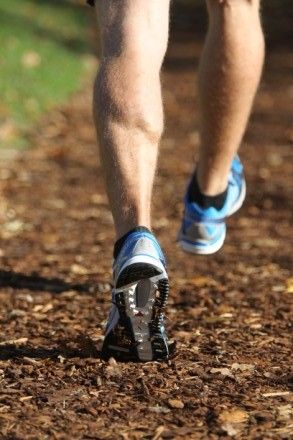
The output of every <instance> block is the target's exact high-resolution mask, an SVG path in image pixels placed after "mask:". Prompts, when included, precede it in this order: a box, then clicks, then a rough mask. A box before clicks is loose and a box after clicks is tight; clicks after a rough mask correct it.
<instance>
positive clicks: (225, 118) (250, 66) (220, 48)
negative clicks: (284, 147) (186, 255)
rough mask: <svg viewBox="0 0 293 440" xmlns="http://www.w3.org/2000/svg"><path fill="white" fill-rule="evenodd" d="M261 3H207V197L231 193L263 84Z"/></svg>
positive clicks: (200, 173)
mask: <svg viewBox="0 0 293 440" xmlns="http://www.w3.org/2000/svg"><path fill="white" fill-rule="evenodd" d="M259 2H260V1H259V0H207V6H208V11H209V31H208V35H207V38H206V43H205V47H204V51H203V54H202V59H201V63H200V75H199V77H200V79H199V95H200V113H201V127H200V132H201V145H200V154H199V162H198V166H197V180H198V184H199V187H200V190H201V192H202V193H204V194H206V195H209V196H214V195H217V194H219V193H221V192H223V191H224V190H225V189H226V186H227V179H228V174H229V170H230V167H231V162H232V159H233V157H234V155H235V153H236V152H237V149H238V148H239V145H240V143H241V140H242V137H243V134H244V131H245V128H246V124H247V120H248V117H249V114H250V111H251V106H252V103H253V99H254V96H255V93H256V90H257V86H258V84H259V80H260V76H261V71H262V66H263V59H264V38H263V33H262V29H261V23H260V13H259Z"/></svg>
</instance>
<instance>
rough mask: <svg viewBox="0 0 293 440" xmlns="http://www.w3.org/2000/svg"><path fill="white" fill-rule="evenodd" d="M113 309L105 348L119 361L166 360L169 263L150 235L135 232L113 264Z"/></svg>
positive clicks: (105, 353) (167, 347) (107, 352)
mask: <svg viewBox="0 0 293 440" xmlns="http://www.w3.org/2000/svg"><path fill="white" fill-rule="evenodd" d="M113 282H114V288H113V293H112V302H113V306H112V309H111V311H110V316H109V320H108V324H107V327H106V335H105V339H104V344H103V348H102V353H103V355H104V356H105V357H108V358H109V357H111V356H112V357H114V358H116V359H119V360H125V361H126V360H138V361H151V360H164V359H167V358H168V357H169V354H170V351H169V349H170V346H169V344H168V341H167V336H166V332H165V328H164V309H165V307H166V303H167V299H168V294H169V281H168V275H167V272H166V262H165V258H164V255H163V252H162V250H161V248H160V245H159V243H158V242H157V240H156V239H155V237H154V236H153V234H151V233H150V232H133V233H131V234H130V235H129V236H128V237H127V238H126V241H125V243H124V244H123V247H122V249H121V250H120V252H119V255H118V257H117V258H116V260H115V261H114V264H113Z"/></svg>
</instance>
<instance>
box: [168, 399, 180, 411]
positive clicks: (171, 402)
mask: <svg viewBox="0 0 293 440" xmlns="http://www.w3.org/2000/svg"><path fill="white" fill-rule="evenodd" d="M168 403H169V405H170V406H171V408H177V409H182V408H184V403H183V402H182V400H179V399H169V400H168Z"/></svg>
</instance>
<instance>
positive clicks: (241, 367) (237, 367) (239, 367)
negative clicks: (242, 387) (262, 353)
mask: <svg viewBox="0 0 293 440" xmlns="http://www.w3.org/2000/svg"><path fill="white" fill-rule="evenodd" d="M231 368H232V370H236V371H238V370H239V371H252V370H254V368H255V366H254V365H253V364H237V363H234V364H232V365H231Z"/></svg>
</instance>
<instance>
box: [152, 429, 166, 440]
mask: <svg viewBox="0 0 293 440" xmlns="http://www.w3.org/2000/svg"><path fill="white" fill-rule="evenodd" d="M164 431H165V427H164V426H158V427H157V429H156V432H155V435H154V436H153V438H152V440H159V438H160V437H161V435H162V434H163V432H164Z"/></svg>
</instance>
